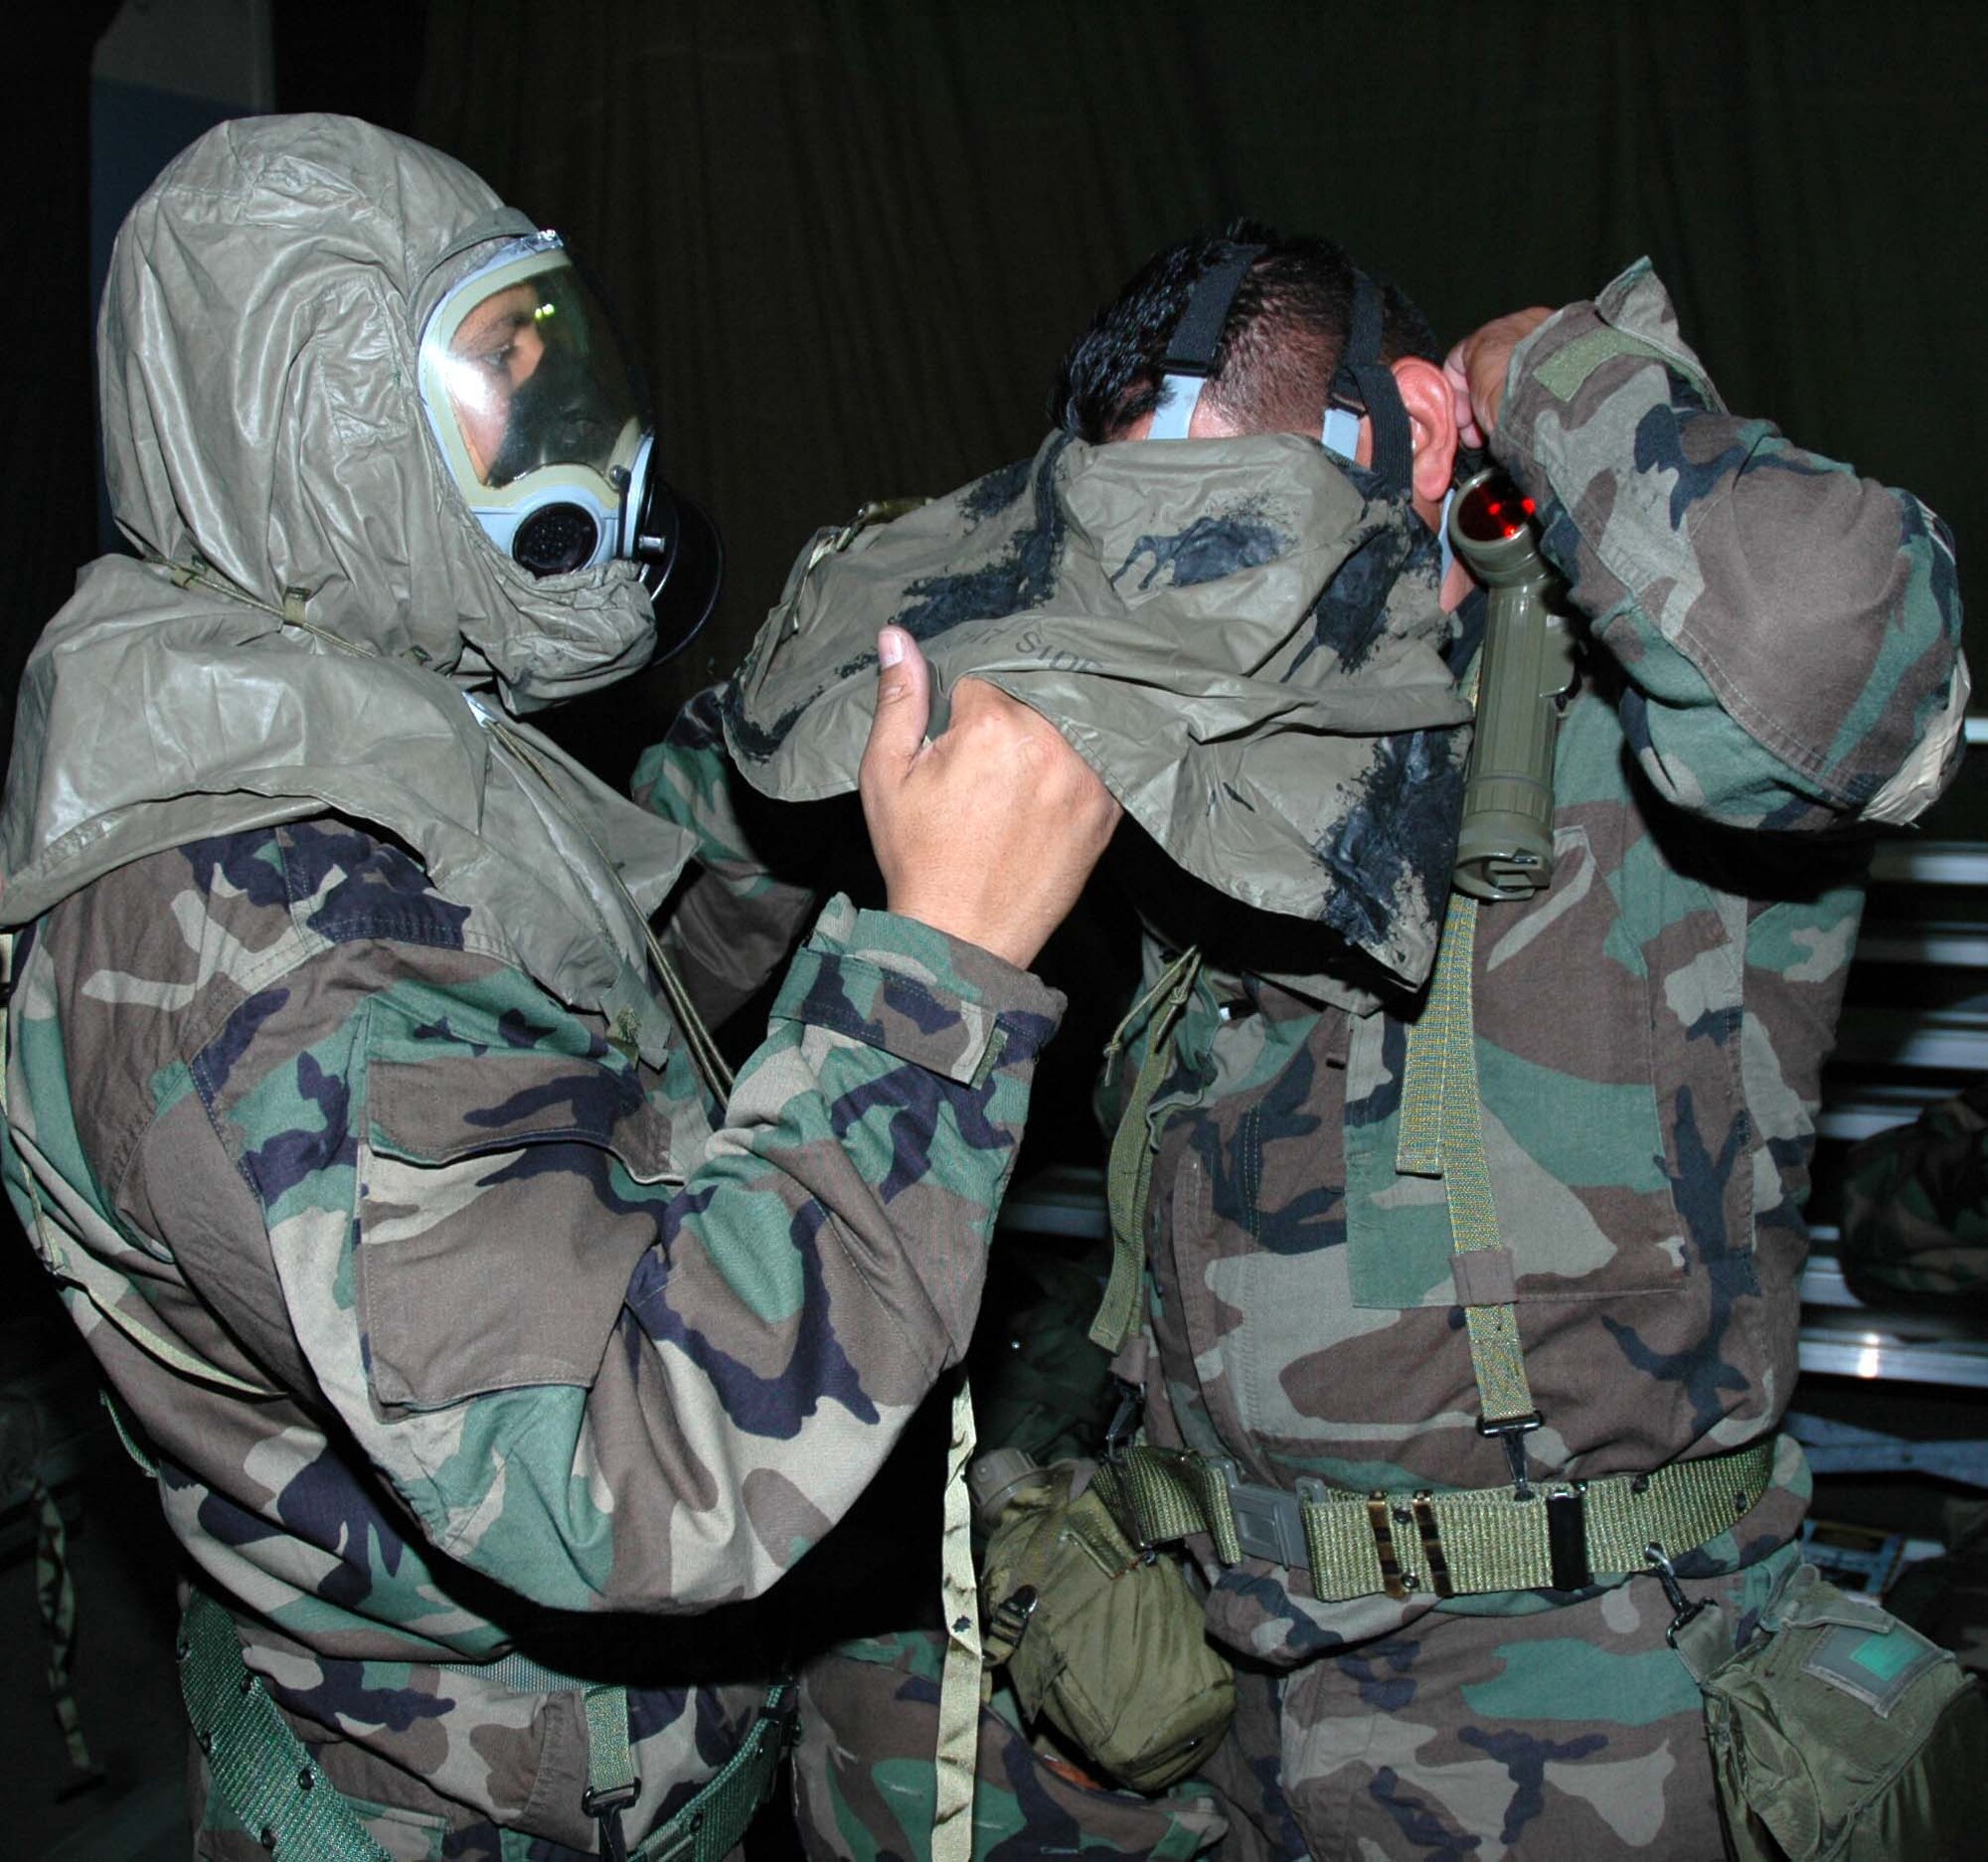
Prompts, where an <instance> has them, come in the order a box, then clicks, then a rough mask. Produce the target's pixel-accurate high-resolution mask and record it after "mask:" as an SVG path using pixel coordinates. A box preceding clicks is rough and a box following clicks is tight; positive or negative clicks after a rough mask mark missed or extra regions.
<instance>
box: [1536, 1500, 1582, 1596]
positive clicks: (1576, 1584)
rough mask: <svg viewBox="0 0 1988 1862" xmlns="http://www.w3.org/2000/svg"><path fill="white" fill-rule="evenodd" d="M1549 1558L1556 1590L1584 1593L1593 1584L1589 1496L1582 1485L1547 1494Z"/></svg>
mask: <svg viewBox="0 0 1988 1862" xmlns="http://www.w3.org/2000/svg"><path fill="white" fill-rule="evenodd" d="M1547 1557H1548V1558H1549V1559H1550V1560H1551V1561H1552V1566H1553V1588H1554V1589H1555V1590H1556V1591H1584V1590H1586V1589H1587V1587H1588V1586H1589V1585H1590V1584H1592V1583H1593V1582H1594V1574H1593V1572H1592V1571H1590V1570H1589V1569H1588V1565H1587V1495H1586V1494H1585V1493H1584V1492H1583V1491H1582V1487H1581V1483H1579V1482H1576V1483H1575V1484H1574V1486H1573V1487H1572V1488H1570V1489H1568V1490H1567V1491H1565V1492H1560V1493H1550V1494H1548V1495H1547Z"/></svg>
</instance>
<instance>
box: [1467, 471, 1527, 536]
mask: <svg viewBox="0 0 1988 1862" xmlns="http://www.w3.org/2000/svg"><path fill="white" fill-rule="evenodd" d="M1533 510H1534V506H1533V501H1532V499H1530V498H1528V497H1526V496H1524V495H1523V494H1522V493H1520V492H1517V491H1514V490H1513V489H1512V488H1511V487H1510V486H1509V485H1496V484H1486V485H1479V486H1478V487H1477V489H1476V490H1475V491H1473V492H1472V493H1471V494H1470V495H1469V496H1468V497H1467V498H1465V499H1464V500H1463V502H1462V503H1461V504H1460V505H1458V506H1457V507H1456V527H1457V529H1459V530H1460V531H1462V532H1463V534H1464V535H1465V536H1466V537H1468V538H1469V539H1470V541H1471V542H1472V543H1503V542H1504V541H1505V539H1506V538H1508V537H1516V536H1517V535H1518V534H1519V532H1520V531H1522V530H1524V529H1525V527H1526V524H1527V521H1528V520H1529V519H1530V518H1531V517H1532V515H1533Z"/></svg>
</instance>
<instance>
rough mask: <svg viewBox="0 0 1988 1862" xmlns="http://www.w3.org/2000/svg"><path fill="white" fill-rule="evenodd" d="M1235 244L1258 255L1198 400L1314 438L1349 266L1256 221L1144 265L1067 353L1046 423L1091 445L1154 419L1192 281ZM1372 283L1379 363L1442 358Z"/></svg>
mask: <svg viewBox="0 0 1988 1862" xmlns="http://www.w3.org/2000/svg"><path fill="white" fill-rule="evenodd" d="M1237 246H1260V247H1262V248H1263V251H1262V252H1261V253H1260V254H1257V256H1256V258H1255V259H1254V260H1253V261H1252V262H1251V264H1250V266H1249V269H1248V272H1247V273H1246V274H1245V276H1244V277H1243V282H1242V284H1241V286H1240V287H1239V288H1238V290H1237V292H1236V298H1235V301H1234V303H1233V304H1232V305H1231V306H1230V311H1229V321H1228V324H1227V326H1226V327H1225V328H1224V330H1223V334H1222V343H1221V347H1220V348H1219V349H1218V350H1217V351H1216V359H1215V371H1214V373H1213V374H1212V375H1211V376H1210V377H1209V379H1208V385H1207V387H1206V388H1205V389H1204V390H1203V391H1202V392H1203V393H1204V394H1205V395H1207V396H1208V397H1209V398H1210V399H1211V400H1212V401H1213V402H1214V404H1215V405H1216V406H1217V407H1219V408H1220V409H1221V410H1222V411H1223V412H1224V413H1225V414H1227V415H1228V416H1229V418H1230V419H1231V420H1232V421H1234V422H1235V423H1237V424H1238V425H1239V426H1241V427H1243V429H1244V430H1245V431H1248V432H1283V431H1288V432H1314V433H1315V432H1317V431H1318V428H1319V426H1320V423H1322V422H1323V420H1324V418H1325V397H1326V391H1327V389H1328V388H1329V387H1330V386H1331V383H1332V377H1333V373H1334V371H1335V370H1337V369H1338V367H1339V359H1340V357H1341V355H1342V354H1343V353H1344V352H1345V348H1346V338H1347V332H1348V329H1349V327H1350V325H1351V320H1352V314H1353V287H1354V277H1355V270H1354V264H1353V260H1352V259H1351V258H1349V257H1348V256H1347V254H1346V251H1345V249H1344V248H1343V247H1341V246H1339V245H1338V244H1337V243H1336V242H1334V241H1332V240H1327V239H1286V238H1284V236H1283V235H1282V234H1280V233H1278V232H1277V230H1276V229H1275V228H1274V227H1269V226H1265V225H1264V224H1263V223H1262V222H1260V221H1256V220H1235V221H1232V222H1231V223H1230V224H1229V225H1228V226H1227V227H1225V228H1223V229H1222V231H1221V232H1219V233H1198V234H1196V235H1195V236H1194V237H1193V238H1191V239H1186V240H1182V241H1180V242H1179V243H1178V244H1177V245H1173V246H1169V247H1167V248H1166V249H1165V251H1163V252H1159V253H1155V254H1153V256H1152V257H1150V258H1149V259H1147V260H1146V262H1145V263H1144V264H1143V265H1141V266H1140V267H1139V269H1138V270H1137V271H1136V272H1135V273H1133V275H1132V277H1131V279H1130V280H1129V281H1128V282H1127V283H1126V285H1125V287H1124V289H1123V290H1121V291H1120V292H1119V293H1118V295H1117V296H1116V297H1115V298H1113V299H1112V300H1111V302H1110V303H1108V304H1106V305H1105V306H1104V307H1103V309H1101V310H1100V311H1098V313H1097V314H1096V316H1094V317H1093V318H1092V319H1091V321H1090V327H1089V328H1088V329H1087V330H1085V331H1084V333H1083V334H1082V335H1081V336H1079V337H1078V338H1077V341H1076V342H1075V343H1074V344H1072V345H1071V349H1070V353H1069V354H1068V355H1066V356H1065V357H1064V360H1063V367H1062V368H1061V369H1060V370H1059V371H1058V373H1057V381H1056V387H1055V388H1054V389H1053V390H1052V391H1051V394H1050V410H1049V413H1050V421H1051V423H1052V424H1053V425H1056V426H1060V427H1062V428H1063V429H1064V431H1065V432H1067V433H1071V434H1074V435H1075V436H1076V437H1077V438H1078V439H1083V440H1088V441H1090V442H1091V443H1092V444H1093V445H1095V444H1101V443H1102V442H1103V441H1105V440H1107V439H1114V438H1116V437H1117V436H1118V435H1119V434H1120V433H1122V432H1123V431H1124V430H1125V428H1126V427H1128V426H1130V425H1131V424H1132V423H1133V422H1135V421H1137V420H1139V419H1140V418H1141V417H1142V416H1144V415H1146V414H1149V413H1151V412H1152V410H1153V408H1154V406H1155V405H1156V404H1157V402H1158V400H1159V395H1160V379H1161V367H1160V364H1161V360H1162V358H1163V357H1164V356H1165V355H1166V351H1167V344H1168V341H1169V340H1170V339H1171V337H1172V335H1173V332H1174V326H1175V325H1176V324H1177V323H1178V322H1179V321H1180V316H1181V312H1182V310H1183V309H1184V308H1185V307H1186V305H1187V300H1188V295H1189V293H1190V292H1191V291H1192V290H1193V288H1194V284H1195V280H1196V279H1197V278H1199V277H1200V276H1201V274H1202V273H1203V272H1204V271H1206V270H1207V269H1208V268H1209V267H1210V266H1211V265H1214V264H1219V263H1220V262H1221V261H1222V260H1223V259H1224V258H1225V257H1227V256H1228V255H1229V254H1230V252H1231V250H1232V249H1233V248H1235V247H1237ZM1375 283H1376V284H1377V285H1379V286H1380V290H1381V301H1382V315H1381V360H1382V361H1384V362H1393V361H1396V360H1397V359H1399V358H1400V357H1402V356H1422V357H1425V358H1427V360H1429V361H1431V362H1436V361H1440V360H1441V356H1442V352H1441V351H1440V350H1439V349H1438V348H1437V347H1436V342H1435V333H1434V331H1433V330H1431V329H1430V328H1429V323H1428V319H1427V318H1426V317H1424V316H1423V315H1422V313H1421V312H1420V311H1419V310H1418V309H1416V307H1415V305H1414V304H1413V302H1412V301H1411V300H1410V299H1409V298H1408V295H1407V294H1406V293H1405V292H1403V291H1401V290H1400V289H1398V288H1397V287H1396V286H1395V285H1392V284H1389V283H1387V282H1385V281H1384V280H1382V279H1379V278H1377V279H1376V280H1375Z"/></svg>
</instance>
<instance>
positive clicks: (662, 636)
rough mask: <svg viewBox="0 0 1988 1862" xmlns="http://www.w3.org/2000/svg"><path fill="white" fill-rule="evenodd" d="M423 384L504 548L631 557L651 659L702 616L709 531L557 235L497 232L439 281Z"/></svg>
mask: <svg viewBox="0 0 1988 1862" xmlns="http://www.w3.org/2000/svg"><path fill="white" fill-rule="evenodd" d="M420 390H421V405H422V407H423V408H424V409H425V411H426V414H427V419H428V425H429V427H430V428H431V429H432V431H433V433H434V437H435V440H436V443H437V444H438V445H439V446H440V448H441V454H442V458H443V460H444V462H445V463H446V465H447V467H448V470H449V475H450V476H451V477H452V478H453V479H454V481H455V485H456V489H457V490H458V491H459V492H460V493H461V496H462V500H463V502H464V503H465V504H466V505H467V506H468V507H469V510H470V513H471V515H472V516H473V517H474V518H475V519H476V521H477V523H478V525H479V526H480V527H481V528H482V530H483V533H484V535H485V536H487V537H488V538H489V539H490V540H491V542H493V543H494V544H496V546H497V547H498V548H499V549H500V550H502V551H503V552H504V553H505V554H506V555H507V556H509V557H510V558H511V559H512V560H513V561H514V562H516V563H518V564H519V565H520V566H521V567H522V568H524V569H527V570H529V571H530V572H531V573H532V574H533V575H534V576H564V575H571V574H573V573H575V572H576V571H580V570H586V569H593V568H596V567H598V566H599V565H601V564H604V563H610V562H613V561H615V560H616V559H625V560H627V561H630V562H633V563H634V564H635V565H636V566H637V570H638V573H639V574H640V576H641V579H642V584H643V587H644V588H646V589H647V590H648V592H649V598H650V601H651V603H652V604H653V606H654V607H655V610H656V623H657V636H658V638H657V657H658V658H662V657H666V656H667V655H668V654H670V653H673V652H675V651H676V650H677V649H678V648H679V647H681V646H682V645H684V643H685V642H686V641H688V640H689V639H690V637H691V635H692V634H694V633H695V632H696V631H697V629H698V628H699V627H700V626H701V625H702V624H703V623H704V620H705V618H706V616H707V615H709V613H710V612H711V609H712V606H713V605H714V603H715V602H716V600H717V596H718V584H719V579H720V574H721V572H722V569H723V564H724V553H723V550H722V547H721V545H720V543H719V539H718V532H717V530H716V528H715V527H714V526H713V524H712V522H711V519H710V518H708V517H707V516H706V515H705V514H704V512H703V511H701V510H699V509H698V507H697V506H696V505H694V504H692V503H690V502H689V501H688V500H687V499H682V498H677V497H674V496H672V494H671V492H670V489H669V487H668V486H667V485H666V484H665V483H664V480H663V475H662V472H661V470H660V468H659V465H658V462H657V459H656V442H655V431H654V424H653V422H652V420H651V418H650V415H649V411H648V407H647V403H646V399H645V397H644V396H643V394H642V392H641V389H640V387H639V385H638V382H637V378H636V375H635V372H634V370H633V369H632V368H631V367H630V366H629V363H628V360H627V356H626V353H625V351H624V350H623V348H622V345H621V342H620V339H619V337H618V335H617V333H616V331H615V328H614V325H613V323H612V321H611V320H610V319H609V317H608V315H607V312H606V309H605V306H604V305H603V304H602V303H601V302H600V299H599V297H598V296H597V294H596V293H595V292H594V291H593V289H592V288H591V286H590V285H588V283H587V282H586V280H585V279H584V278H583V277H582V276H581V275H580V272H579V271H578V270H577V269H576V268H575V266H574V264H573V261H572V259H571V257H570V256H569V255H568V254H567V251H566V248H565V246H564V244H563V243H562V242H561V240H560V238H559V236H558V235H557V234H555V233H534V234H530V235H528V236H526V237H524V238H521V239H509V240H504V241H502V242H500V243H498V244H497V245H495V246H493V247H492V248H491V249H490V250H489V253H488V254H487V256H485V257H484V258H483V259H482V260H481V261H480V262H479V263H477V264H475V265H473V266H472V267H471V269H470V270H469V271H467V272H466V273H465V274H464V275H463V276H462V277H461V278H459V279H457V280H456V282H455V283H454V284H452V285H451V286H450V287H449V288H448V290H447V291H446V292H444V293H443V295H442V297H441V298H440V299H439V301H438V302H437V303H436V304H435V307H434V309H433V310H432V311H431V312H430V313H429V315H428V318H427V321H426V323H425V325H424V326H423V327H422V331H421V348H420Z"/></svg>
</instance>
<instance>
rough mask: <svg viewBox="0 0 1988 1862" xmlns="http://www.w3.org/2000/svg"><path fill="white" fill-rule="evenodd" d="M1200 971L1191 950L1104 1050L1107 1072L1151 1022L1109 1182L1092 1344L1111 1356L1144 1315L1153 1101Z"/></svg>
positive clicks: (1175, 963)
mask: <svg viewBox="0 0 1988 1862" xmlns="http://www.w3.org/2000/svg"><path fill="white" fill-rule="evenodd" d="M1200 973H1201V952H1200V950H1198V949H1196V948H1194V947H1193V946H1192V945H1190V946H1189V948H1187V949H1186V950H1183V951H1182V952H1181V953H1180V955H1179V956H1177V957H1176V958H1174V960H1173V961H1172V962H1171V963H1169V964H1168V965H1167V967H1166V968H1165V969H1164V970H1162V971H1161V972H1160V974H1159V976H1158V978H1157V979H1156V980H1155V981H1154V983H1153V986H1152V987H1151V988H1150V989H1148V990H1147V991H1146V993H1145V994H1144V995H1142V996H1141V997H1140V998H1139V999H1138V1001H1136V1002H1134V1003H1133V1004H1132V1006H1131V1008H1129V1009H1128V1010H1127V1011H1126V1012H1125V1019H1124V1020H1123V1021H1121V1022H1120V1023H1119V1024H1118V1027H1117V1031H1116V1032H1115V1033H1114V1034H1113V1035H1112V1037H1111V1039H1110V1041H1109V1042H1108V1043H1107V1044H1106V1046H1105V1049H1104V1064H1105V1066H1106V1067H1107V1068H1108V1067H1110V1066H1111V1064H1112V1063H1113V1062H1114V1061H1115V1060H1116V1059H1117V1057H1118V1055H1119V1054H1120V1053H1121V1052H1122V1051H1123V1049H1124V1046H1125V1041H1126V1037H1127V1035H1128V1034H1129V1033H1130V1031H1131V1030H1132V1029H1133V1028H1135V1027H1137V1026H1138V1024H1139V1021H1140V1019H1141V1018H1142V1017H1146V1018H1149V1027H1148V1030H1147V1034H1146V1058H1145V1060H1144V1061H1143V1062H1142V1063H1141V1065H1140V1068H1139V1077H1138V1079H1137V1080H1136V1081H1134V1082H1133V1085H1132V1092H1131V1097H1130V1098H1129V1099H1127V1100H1126V1101H1125V1110H1124V1113H1123V1115H1122V1116H1121V1117H1120V1118H1119V1120H1118V1129H1117V1130H1116V1131H1115V1132H1114V1133H1113V1134H1112V1138H1111V1158H1110V1163H1109V1167H1108V1170H1107V1173H1106V1181H1105V1190H1106V1195H1107V1198H1108V1201H1109V1204H1110V1209H1111V1277H1110V1279H1109V1280H1108V1281H1107V1282H1106V1283H1105V1287H1104V1298H1103V1300H1102V1301H1101V1302H1100V1303H1099V1305H1098V1308H1097V1316H1096V1318H1094V1319H1093V1320H1092V1321H1091V1322H1090V1342H1091V1343H1092V1344H1094V1345H1102V1346H1103V1347H1104V1349H1105V1350H1106V1351H1110V1352H1116V1351H1117V1350H1118V1349H1119V1348H1120V1347H1121V1346H1122V1345H1123V1344H1124V1342H1125V1338H1126V1335H1127V1334H1128V1333H1129V1332H1130V1331H1131V1329H1132V1327H1133V1325H1134V1324H1135V1323H1136V1321H1137V1319H1138V1316H1139V1289H1140V1287H1141V1286H1142V1285H1143V1284H1144V1283H1145V1271H1146V1207H1147V1199H1148V1198H1149V1197H1150V1196H1151V1195H1152V1189H1153V1131H1152V1116H1151V1114H1152V1109H1153V1100H1154V1098H1155V1096H1156V1095H1157V1094H1158V1092H1159V1089H1160V1082H1161V1081H1162V1080H1163V1079H1164V1078H1165V1077H1166V1073H1167V1069H1168V1067H1169V1066H1170V1065H1171V1064H1172V1061H1173V1036H1174V1030H1175V1029H1176V1028H1177V1027H1178V1026H1179V1025H1180V1018H1181V1015H1182V1012H1183V1011H1184V1010H1185V1009H1186V1007H1187V1001H1188V997H1189V996H1190V995H1192V994H1193V992H1194V983H1195V978H1196V977H1197V976H1199V975H1200Z"/></svg>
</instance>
